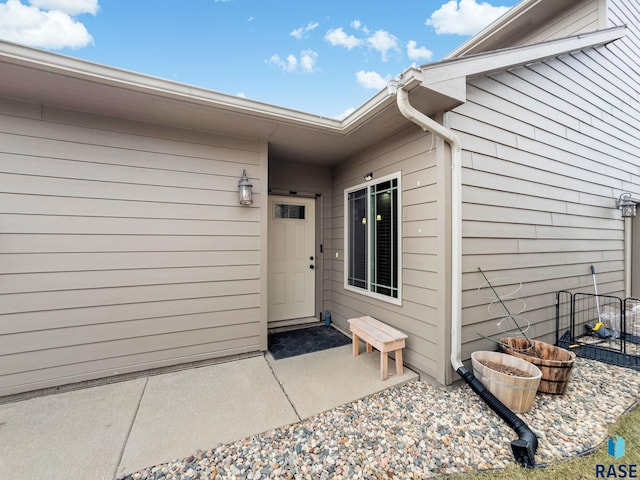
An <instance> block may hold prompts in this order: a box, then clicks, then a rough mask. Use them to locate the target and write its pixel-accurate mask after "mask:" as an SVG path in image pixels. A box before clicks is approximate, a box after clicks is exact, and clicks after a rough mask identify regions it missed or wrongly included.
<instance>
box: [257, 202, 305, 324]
mask: <svg viewBox="0 0 640 480" xmlns="http://www.w3.org/2000/svg"><path fill="white" fill-rule="evenodd" d="M315 227H316V202H315V200H314V199H311V198H296V197H280V196H269V285H268V291H269V294H268V295H269V304H268V319H269V321H270V322H275V321H280V320H289V319H295V318H309V317H314V316H315V296H316V286H315V284H316V274H315V264H316V248H315V246H316V233H315V230H316V228H315Z"/></svg>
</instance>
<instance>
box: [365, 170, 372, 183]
mask: <svg viewBox="0 0 640 480" xmlns="http://www.w3.org/2000/svg"><path fill="white" fill-rule="evenodd" d="M364 179H365V181H367V182H370V181H371V180H373V172H369V173H365V174H364Z"/></svg>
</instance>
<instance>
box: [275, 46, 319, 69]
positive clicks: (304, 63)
mask: <svg viewBox="0 0 640 480" xmlns="http://www.w3.org/2000/svg"><path fill="white" fill-rule="evenodd" d="M317 62H318V54H317V53H316V52H314V51H313V50H303V51H302V52H301V53H300V58H298V57H296V56H295V55H293V54H292V53H290V54H289V55H287V58H286V59H282V58H281V57H280V55H271V57H270V58H268V59H266V60H265V63H268V64H271V65H277V66H278V67H280V68H282V70H284V71H285V72H295V71H301V72H304V73H313V72H314V71H315V69H316V63H317Z"/></svg>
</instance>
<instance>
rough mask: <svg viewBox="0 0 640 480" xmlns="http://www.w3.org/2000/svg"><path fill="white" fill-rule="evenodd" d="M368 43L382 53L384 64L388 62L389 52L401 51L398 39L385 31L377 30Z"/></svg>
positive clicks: (368, 39)
mask: <svg viewBox="0 0 640 480" xmlns="http://www.w3.org/2000/svg"><path fill="white" fill-rule="evenodd" d="M367 42H368V43H369V45H371V46H372V47H373V48H374V49H375V50H377V51H379V52H380V55H381V56H382V61H383V62H386V61H387V60H388V57H387V53H388V52H389V50H399V48H398V37H396V36H395V35H392V34H390V33H389V32H387V31H385V30H376V32H375V33H374V34H373V35H371V36H370V37H369V38H367Z"/></svg>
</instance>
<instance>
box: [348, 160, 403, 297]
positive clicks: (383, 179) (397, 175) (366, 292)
mask: <svg viewBox="0 0 640 480" xmlns="http://www.w3.org/2000/svg"><path fill="white" fill-rule="evenodd" d="M393 179H395V180H397V189H398V202H397V208H398V210H397V222H398V228H397V231H398V233H397V237H396V242H397V245H398V258H397V259H396V261H397V264H398V298H394V297H391V296H388V295H383V294H381V293H377V292H372V291H371V276H372V269H371V252H372V251H373V238H372V237H373V235H368V241H367V253H366V257H367V288H366V289H365V288H360V287H356V286H353V285H349V251H350V248H349V237H350V235H349V194H350V193H352V192H355V191H357V190H362V189H364V188H366V189H367V195H366V198H367V223H368V224H370V222H371V219H370V218H369V216H370V215H371V191H370V187H372V186H373V185H377V184H379V183H384V182H387V181H389V180H393ZM344 288H345V290H349V291H350V292H355V293H359V294H361V295H365V296H367V297H371V298H375V299H377V300H381V301H383V302H387V303H392V304H394V305H402V172H395V173H391V174H389V175H385V176H384V177H380V178H376V179H373V180H370V181H368V182H364V183H360V184H358V185H354V186H352V187H349V188H346V189H345V190H344Z"/></svg>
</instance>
